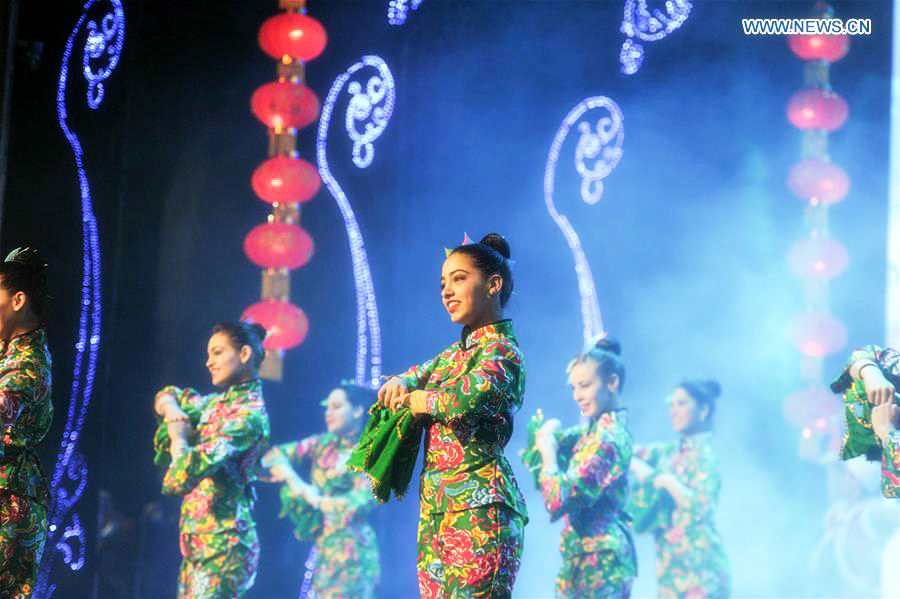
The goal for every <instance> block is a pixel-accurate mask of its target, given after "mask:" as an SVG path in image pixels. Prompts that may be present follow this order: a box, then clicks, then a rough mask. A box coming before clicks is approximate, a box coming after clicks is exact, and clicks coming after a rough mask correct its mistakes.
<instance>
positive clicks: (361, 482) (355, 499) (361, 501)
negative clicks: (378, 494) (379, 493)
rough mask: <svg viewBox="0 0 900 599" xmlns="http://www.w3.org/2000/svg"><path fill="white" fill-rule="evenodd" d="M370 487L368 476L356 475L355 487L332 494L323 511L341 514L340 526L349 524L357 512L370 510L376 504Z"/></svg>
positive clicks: (323, 506)
mask: <svg viewBox="0 0 900 599" xmlns="http://www.w3.org/2000/svg"><path fill="white" fill-rule="evenodd" d="M370 487H371V486H370V484H369V479H368V477H366V476H364V475H360V476H356V477H354V479H353V488H352V489H351V490H350V491H348V492H346V493H341V494H338V495H331V496H330V497H329V499H331V502H330V503H325V504H323V505H322V511H323V512H327V513H334V514H340V521H339V524H338V526H340V527H345V526H348V525H349V524H350V522H351V521H352V520H353V519H354V518H355V517H356V516H357V514H360V513H365V512H368V511H370V510H371V509H372V507H373V506H374V505H375V497H374V496H373V495H372V489H371V488H370Z"/></svg>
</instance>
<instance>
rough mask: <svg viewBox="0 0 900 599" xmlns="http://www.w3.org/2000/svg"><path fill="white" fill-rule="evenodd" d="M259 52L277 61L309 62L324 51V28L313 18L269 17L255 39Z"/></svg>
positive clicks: (282, 14) (285, 15)
mask: <svg viewBox="0 0 900 599" xmlns="http://www.w3.org/2000/svg"><path fill="white" fill-rule="evenodd" d="M257 41H259V46H260V48H262V50H263V52H265V53H266V54H268V55H269V56H271V57H272V58H274V59H275V60H281V59H282V57H284V56H287V57H289V58H291V59H293V60H303V61H309V60H312V59H314V58H315V57H317V56H318V55H319V54H321V53H322V51H323V50H324V49H325V44H326V43H327V42H328V36H327V35H326V34H325V28H324V27H322V24H321V23H319V22H318V21H317V20H315V19H314V18H312V17H310V16H307V15H301V14H297V13H292V12H284V13H281V14H278V15H275V16H273V17H269V18H268V19H266V21H265V22H264V23H263V24H262V26H261V27H260V28H259V35H258V37H257Z"/></svg>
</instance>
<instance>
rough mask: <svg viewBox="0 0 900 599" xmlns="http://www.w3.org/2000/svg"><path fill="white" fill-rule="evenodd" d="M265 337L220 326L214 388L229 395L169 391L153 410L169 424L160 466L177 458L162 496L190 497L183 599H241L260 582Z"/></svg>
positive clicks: (160, 435) (247, 328) (185, 509)
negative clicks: (256, 509) (258, 488)
mask: <svg viewBox="0 0 900 599" xmlns="http://www.w3.org/2000/svg"><path fill="white" fill-rule="evenodd" d="M265 336H266V331H265V329H263V327H261V326H260V325H258V324H249V323H245V322H236V323H223V324H218V325H216V326H215V327H214V328H213V334H212V337H210V339H209V344H208V348H207V353H208V356H209V357H208V358H207V360H206V367H207V368H208V369H209V373H210V376H211V378H212V384H213V385H215V386H216V387H219V388H222V389H224V392H220V393H214V394H211V395H201V394H200V393H198V392H197V391H195V390H193V389H180V388H178V387H166V388H165V389H163V390H162V391H160V392H159V393H157V394H156V400H155V402H154V404H153V405H154V410H155V411H156V414H157V415H158V416H160V417H161V418H162V421H161V422H160V424H159V429H158V430H157V434H156V437H155V440H154V442H155V445H156V449H157V463H159V462H165V461H168V460H167V457H168V456H170V457H171V461H170V463H169V464H168V468H167V469H166V473H165V477H164V478H163V487H162V490H163V493H165V494H167V495H181V496H183V497H184V499H183V500H182V503H181V520H180V523H179V527H180V544H181V555H182V557H183V560H182V562H181V573H180V576H179V580H178V597H179V598H180V599H234V598H235V597H241V596H243V595H244V593H246V592H247V590H248V589H250V587H252V586H253V581H254V579H255V577H256V567H257V563H258V561H259V542H258V540H257V534H256V523H255V522H254V520H253V515H252V514H251V510H252V507H253V502H254V497H253V489H252V487H251V486H250V484H251V483H252V482H253V481H254V480H256V477H257V472H258V470H259V460H260V458H261V457H262V455H263V452H264V451H265V450H266V448H267V447H268V445H269V416H268V414H267V412H266V406H265V403H264V402H263V396H262V383H261V381H260V380H259V366H260V364H261V363H262V360H263V356H264V355H265V350H263V339H264V338H265ZM166 450H167V453H168V456H166V455H165V452H166Z"/></svg>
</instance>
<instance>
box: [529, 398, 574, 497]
mask: <svg viewBox="0 0 900 599" xmlns="http://www.w3.org/2000/svg"><path fill="white" fill-rule="evenodd" d="M543 425H544V412H543V411H541V410H540V409H538V411H537V412H536V413H535V414H534V416H532V417H531V420H529V421H528V443H527V444H526V445H525V448H524V449H520V450H519V457H521V458H522V461H523V462H524V463H525V467H526V468H528V471H529V472H531V477H532V479H533V480H534V487H535V488H536V489H537V490H538V491H540V490H541V466H542V465H543V463H544V462H543V458H542V457H541V452H540V451H538V448H537V442H536V439H535V437H536V436H537V432H538V430H540V428H541V427H542V426H543ZM555 436H556V440H557V441H558V442H559V441H562V437H563V434H562V431H557V432H556V435H555ZM557 460H558V461H559V469H560V470H562V471H563V472H565V471H566V469H567V468H568V467H569V453H568V452H564V451H560V452H558V453H557Z"/></svg>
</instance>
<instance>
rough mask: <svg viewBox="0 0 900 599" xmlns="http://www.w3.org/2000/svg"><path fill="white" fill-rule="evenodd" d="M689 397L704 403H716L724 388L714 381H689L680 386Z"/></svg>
mask: <svg viewBox="0 0 900 599" xmlns="http://www.w3.org/2000/svg"><path fill="white" fill-rule="evenodd" d="M679 387H681V388H682V389H684V390H685V391H687V392H688V395H690V396H691V397H693V398H694V399H695V400H697V401H701V402H704V403H711V402H715V401H716V399H717V398H718V397H719V395H721V394H722V386H721V385H720V384H719V381H716V380H714V379H687V380H684V381H682V382H681V384H680V385H679Z"/></svg>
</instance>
